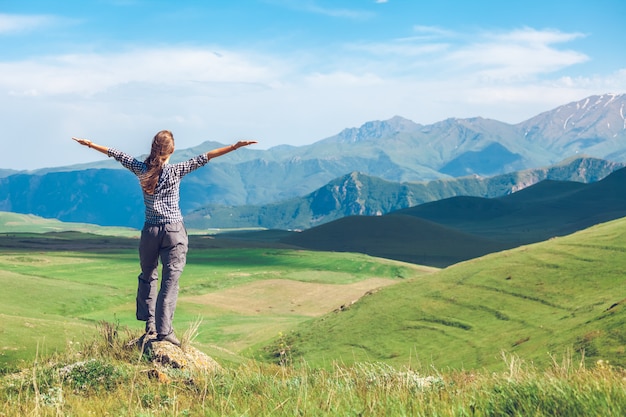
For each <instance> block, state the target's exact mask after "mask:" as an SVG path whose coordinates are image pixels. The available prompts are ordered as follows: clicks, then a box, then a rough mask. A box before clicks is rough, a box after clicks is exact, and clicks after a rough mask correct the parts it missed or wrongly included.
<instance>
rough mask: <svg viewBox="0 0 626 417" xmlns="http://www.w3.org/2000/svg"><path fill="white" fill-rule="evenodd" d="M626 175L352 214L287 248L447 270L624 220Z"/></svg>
mask: <svg viewBox="0 0 626 417" xmlns="http://www.w3.org/2000/svg"><path fill="white" fill-rule="evenodd" d="M624 183H626V169H624V168H622V169H619V170H617V171H615V172H613V173H612V174H610V175H609V176H607V177H606V178H604V179H602V180H600V181H598V182H594V183H590V184H583V183H579V182H571V181H551V180H544V181H542V182H539V183H537V184H535V185H532V186H530V187H527V188H525V189H523V190H520V191H518V192H516V193H513V194H509V195H506V196H504V197H498V198H481V197H471V196H459V197H451V198H446V199H442V200H438V201H434V202H431V203H424V204H420V205H417V206H414V207H410V208H407V209H403V210H397V211H394V212H392V213H389V214H387V215H384V216H375V217H374V216H351V217H345V218H343V219H339V220H335V221H333V222H330V223H326V224H323V225H321V226H317V227H314V228H311V229H308V230H305V231H303V232H301V233H292V234H290V235H289V236H287V237H284V238H283V239H281V241H282V242H284V243H288V244H290V245H295V246H298V247H302V248H307V249H315V250H333V251H346V252H362V253H367V254H369V255H372V256H380V257H384V258H390V259H397V260H402V261H405V262H413V263H417V264H422V265H432V266H436V267H445V266H448V265H453V264H455V263H457V262H460V261H463V260H467V259H472V258H475V257H478V256H482V255H485V254H487V253H492V252H497V251H500V250H504V249H509V248H512V247H515V246H519V245H522V244H528V243H534V242H539V241H543V240H546V239H550V238H552V237H554V236H564V235H567V234H570V233H574V232H576V231H578V230H582V229H584V228H586V227H590V226H592V225H594V224H598V223H602V222H606V221H610V220H614V219H617V218H621V217H623V216H626V194H624V193H623V192H622V189H623V185H624Z"/></svg>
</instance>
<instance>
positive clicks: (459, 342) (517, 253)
mask: <svg viewBox="0 0 626 417" xmlns="http://www.w3.org/2000/svg"><path fill="white" fill-rule="evenodd" d="M625 252H626V219H621V220H616V221H613V222H609V223H604V224H601V225H598V226H595V227H592V228H589V229H586V230H584V231H581V232H578V233H576V234H573V235H570V236H567V237H563V238H557V239H552V240H549V241H546V242H542V243H538V244H534V245H529V246H523V247H520V248H517V249H513V250H509V251H505V252H500V253H494V254H491V255H488V256H485V257H482V258H478V259H473V260H470V261H467V262H463V263H459V264H457V265H454V266H451V267H448V268H446V269H444V270H441V271H439V272H437V273H435V274H431V275H422V276H418V277H415V278H412V279H409V280H405V281H403V282H400V283H397V284H395V285H392V286H388V287H385V288H382V289H381V290H380V291H378V292H377V293H376V294H374V295H372V296H368V297H364V298H362V299H361V300H360V301H359V302H358V303H356V304H354V305H353V306H350V308H348V309H345V310H343V311H339V312H336V313H331V314H328V315H325V316H323V317H321V318H318V319H315V320H313V321H309V322H306V323H303V324H301V325H299V326H298V327H297V328H296V329H295V330H293V331H292V332H289V333H287V336H286V337H288V339H289V341H290V344H291V347H292V349H293V351H294V352H296V356H297V357H301V358H303V359H305V360H306V361H307V363H309V364H310V365H311V366H314V367H319V366H321V367H324V366H330V365H331V364H332V362H333V361H335V360H341V361H343V362H345V363H352V362H369V361H383V362H385V363H389V364H393V365H396V366H402V365H403V364H410V363H415V362H416V361H419V362H422V363H426V364H432V365H434V366H435V367H437V368H454V369H463V368H465V369H476V368H482V367H485V368H489V369H493V370H499V367H501V366H502V363H501V361H500V353H501V352H502V351H504V352H508V353H510V354H515V355H519V356H520V357H523V358H524V359H526V360H529V361H533V362H534V363H536V364H537V365H539V366H544V365H547V363H548V362H549V361H550V356H549V355H550V354H556V355H558V354H562V353H563V352H564V351H565V350H567V349H573V350H575V351H577V352H584V355H585V357H586V360H587V361H589V363H593V362H595V361H597V360H610V361H611V362H612V363H614V364H615V365H619V366H626V352H625V350H624V349H625V346H626V329H625V328H624V326H623V324H624V322H626V292H625V291H626V286H625V285H624V284H625V280H624V275H623V271H624V270H626V257H624V253H625ZM268 349H269V352H272V351H273V350H274V349H273V348H272V345H269V346H261V347H259V348H258V349H257V350H256V351H255V354H256V355H258V356H257V357H259V358H264V359H266V360H269V359H271V354H270V355H269V356H268V355H267V352H268Z"/></svg>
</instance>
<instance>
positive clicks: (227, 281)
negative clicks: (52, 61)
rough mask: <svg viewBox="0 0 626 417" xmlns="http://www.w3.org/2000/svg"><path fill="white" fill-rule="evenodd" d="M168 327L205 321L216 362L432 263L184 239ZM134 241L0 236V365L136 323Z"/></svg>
mask: <svg viewBox="0 0 626 417" xmlns="http://www.w3.org/2000/svg"><path fill="white" fill-rule="evenodd" d="M190 241H191V242H190V247H191V249H190V253H189V255H188V263H187V267H186V268H185V272H184V275H183V278H182V280H181V283H180V287H181V288H180V295H179V302H178V308H177V311H176V317H175V320H174V325H175V328H176V329H177V331H179V332H180V331H182V330H183V329H185V328H187V327H188V326H189V324H190V323H192V322H194V321H196V320H197V319H198V317H202V318H203V323H202V326H201V328H200V334H199V336H198V338H197V339H196V343H197V346H198V347H199V348H201V349H203V350H204V351H206V352H208V353H210V354H211V355H212V356H214V357H216V358H218V359H220V360H222V361H235V362H238V361H241V360H243V359H242V356H241V355H240V352H241V351H242V350H243V349H246V348H249V347H250V346H251V345H253V344H255V343H259V342H260V341H262V340H269V339H271V338H272V337H273V336H275V335H276V334H278V333H279V332H281V331H287V330H289V329H291V328H292V327H293V326H295V325H296V324H298V323H300V322H302V321H306V320H309V319H310V318H312V317H317V316H320V315H323V314H325V313H327V312H329V311H332V310H333V309H336V308H339V307H340V306H341V305H345V304H347V303H350V302H351V301H353V300H355V299H358V298H360V297H361V296H362V295H363V294H365V293H367V292H368V291H371V290H374V289H376V288H379V287H382V286H386V285H391V284H393V283H396V282H398V281H401V280H402V279H406V278H410V277H414V276H416V275H421V274H425V273H431V272H432V271H433V268H427V267H419V266H416V265H411V264H405V263H400V262H394V261H389V260H384V259H378V258H372V257H369V256H366V255H361V254H348V253H341V254H333V253H327V254H319V253H316V252H308V251H301V250H294V249H288V248H286V247H285V245H275V244H273V243H272V242H258V241H257V242H251V241H249V240H246V239H220V238H219V237H215V236H191V239H190ZM137 245H138V242H137V239H136V238H132V237H131V238H126V237H115V236H103V235H95V234H85V233H78V232H58V233H42V234H35V233H8V234H2V235H0V286H1V287H2V288H3V290H2V291H1V292H0V303H1V304H2V306H3V308H2V311H1V312H0V340H1V342H0V370H2V369H13V368H14V367H16V366H18V364H19V363H20V361H21V360H24V361H27V362H28V361H32V360H34V358H35V355H36V354H37V352H38V353H39V354H40V355H49V354H51V353H53V352H55V351H58V350H64V349H65V348H67V347H68V343H70V344H71V343H82V342H83V341H84V340H85V339H87V338H89V337H91V336H92V335H93V334H94V332H95V331H96V326H95V324H96V323H98V322H99V321H102V320H106V321H109V322H114V323H118V324H119V325H120V326H122V327H127V328H129V329H131V330H133V329H134V330H135V331H140V330H141V328H142V327H141V323H140V322H137V321H136V320H135V319H134V311H135V306H134V304H135V292H136V283H137V278H136V277H137V274H138V272H139V265H138V256H137Z"/></svg>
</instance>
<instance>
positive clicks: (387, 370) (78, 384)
mask: <svg viewBox="0 0 626 417" xmlns="http://www.w3.org/2000/svg"><path fill="white" fill-rule="evenodd" d="M16 239H17V240H19V242H20V245H21V246H20V245H17V246H18V247H16V246H15V245H13V246H11V242H13V243H15V242H16V241H17V240H16ZM20 239H21V240H20ZM118 239H119V240H111V238H110V237H103V236H96V235H85V234H74V233H69V234H68V233H64V234H45V235H35V234H32V235H27V236H26V235H21V236H20V237H19V238H16V237H15V236H14V235H12V236H5V237H1V236H0V247H2V248H3V249H2V250H0V285H2V287H3V291H2V292H1V293H0V302H1V303H2V304H3V308H4V310H3V311H4V312H3V313H2V317H1V320H0V334H1V338H0V340H2V342H1V346H0V369H1V372H0V375H1V376H0V415H2V416H5V415H6V416H14V415H15V416H17V415H20V416H21V415H42V416H45V415H107V414H109V415H120V414H121V415H129V416H148V415H150V416H159V415H163V416H170V415H206V416H213V415H215V416H217V415H238V416H239V415H267V416H270V415H272V416H281V415H285V416H287V415H288V416H293V415H355V416H356V415H362V416H363V415H365V416H378V415H381V416H382V415H412V416H433V415H437V416H493V415H511V416H526V415H533V416H543V415H546V416H548V415H564V416H587V415H607V416H611V415H615V416H617V415H624V414H625V413H626V373H625V371H624V365H625V364H624V354H625V352H624V346H626V335H625V334H624V328H623V323H624V321H625V316H624V314H626V309H625V306H626V295H624V294H623V289H624V279H623V277H622V271H623V270H624V269H625V268H626V265H625V263H626V259H625V258H624V256H623V254H624V252H626V219H623V220H618V221H614V222H610V223H605V224H602V225H598V226H596V227H593V228H590V229H587V230H584V231H582V232H579V233H577V234H575V235H571V236H568V237H564V238H558V239H552V240H550V241H547V242H543V243H540V244H536V245H530V246H525V247H520V248H518V249H514V250H511V251H506V252H501V253H497V254H492V255H489V256H486V257H483V258H480V259H474V260H471V261H467V262H463V263H460V264H458V265H455V266H452V267H449V268H446V269H444V270H440V271H437V270H436V269H433V268H423V267H418V266H415V265H410V264H405V263H401V262H394V261H387V260H383V259H378V258H372V257H368V256H365V255H359V254H351V253H323V252H309V251H298V250H293V249H288V248H278V247H274V248H268V247H256V248H249V247H244V246H240V247H237V246H236V244H235V243H233V242H230V243H229V244H228V245H229V246H227V247H220V243H219V242H217V241H213V240H211V239H204V240H196V241H195V242H196V243H197V246H192V250H191V252H190V254H189V261H188V267H187V268H186V271H185V273H184V275H183V281H181V292H180V298H179V304H178V308H177V312H176V317H175V322H174V324H175V327H176V328H177V330H179V331H178V334H179V336H180V338H181V340H184V342H185V344H187V345H189V344H191V345H193V346H195V347H198V348H199V349H200V350H202V351H204V352H205V353H207V354H209V355H210V356H212V357H213V358H215V359H216V360H218V361H219V362H220V364H221V365H222V366H223V368H224V370H223V372H221V373H218V374H207V373H204V374H203V373H192V372H191V371H189V370H185V369H169V370H167V371H166V373H167V379H168V380H169V381H170V382H169V383H166V382H158V380H155V379H152V378H151V377H150V375H152V374H153V372H152V371H153V365H152V364H150V363H149V362H147V361H146V358H145V357H144V356H143V355H141V354H139V353H138V351H136V350H134V349H129V348H127V344H128V341H129V340H131V339H132V338H134V337H136V336H138V334H139V333H140V332H141V328H142V326H141V323H138V322H136V321H135V320H134V319H133V317H132V316H133V314H132V312H133V311H134V293H135V286H136V278H135V277H136V274H137V272H138V271H137V254H136V243H137V242H136V240H132V239H127V238H118ZM216 240H217V239H216ZM60 246H61V247H63V248H64V250H59V247H60ZM80 248H85V249H84V250H80ZM357 300H358V301H357ZM353 301H356V302H353ZM8 312H10V314H8ZM200 317H201V319H200ZM111 320H113V321H114V323H115V324H110V322H111ZM106 323H109V324H106ZM185 328H187V331H184V329H185ZM556 358H559V359H556Z"/></svg>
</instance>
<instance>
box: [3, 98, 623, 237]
mask: <svg viewBox="0 0 626 417" xmlns="http://www.w3.org/2000/svg"><path fill="white" fill-rule="evenodd" d="M625 105H626V95H624V94H620V95H615V94H605V95H601V96H592V97H589V98H586V99H584V100H581V101H579V102H576V103H570V104H566V105H564V106H561V107H558V108H557V109H554V110H552V111H549V112H545V113H542V114H540V115H538V116H536V117H534V118H532V119H529V120H527V121H525V122H522V123H519V124H517V125H511V124H507V123H502V122H498V121H495V120H489V119H484V118H480V117H476V118H470V119H447V120H444V121H441V122H438V123H435V124H432V125H421V124H417V123H414V122H412V121H410V120H407V119H404V118H402V117H399V116H396V117H393V118H391V119H389V120H386V121H371V122H367V123H365V124H363V125H362V126H361V127H359V128H349V129H345V130H343V131H341V132H339V133H338V134H337V135H335V136H332V137H329V138H326V139H323V140H320V141H318V142H316V143H313V144H311V145H307V146H298V147H296V146H278V147H275V148H271V149H268V150H255V149H253V148H249V149H242V150H239V151H237V152H235V153H233V154H229V155H227V156H224V157H221V158H217V159H216V160H214V161H211V163H210V164H208V166H206V167H204V168H202V169H200V170H198V171H196V172H194V173H192V174H190V175H189V176H188V177H187V178H185V180H184V181H183V184H182V186H181V198H182V201H181V208H182V210H183V213H184V214H187V213H189V212H190V211H192V210H197V209H201V208H203V207H207V206H215V205H222V206H242V205H267V204H270V203H275V202H278V201H283V200H288V199H290V198H294V197H300V196H304V195H307V194H310V193H312V192H314V191H315V190H317V189H319V188H320V187H323V186H324V185H326V184H328V183H329V182H331V181H333V180H335V179H336V178H342V177H344V176H345V175H348V174H350V173H352V172H361V173H363V174H365V175H368V176H371V177H378V178H380V179H382V180H386V181H391V182H416V181H420V182H423V181H430V180H442V179H446V178H453V177H456V176H459V175H462V176H467V175H479V176H483V177H485V176H494V175H500V174H505V173H511V172H515V171H520V170H526V169H531V168H537V167H543V166H549V165H553V164H556V163H558V162H559V161H562V160H564V159H566V158H569V157H572V156H577V155H578V156H580V155H583V154H584V155H587V156H590V157H595V158H600V159H607V160H611V161H613V162H624V161H626V140H625V139H626V129H625V126H624V110H623V109H624V106H625ZM218 146H222V145H221V144H218V143H216V142H204V143H202V144H200V145H199V146H197V147H194V148H191V149H184V150H179V151H177V152H176V153H175V154H174V155H173V158H172V161H173V162H175V161H179V160H182V159H185V158H188V157H189V156H192V155H196V154H198V153H201V152H206V151H208V150H210V149H213V148H215V147H218ZM10 174H11V173H10V172H6V171H3V173H2V175H6V176H4V177H2V176H0V210H2V211H14V212H19V213H27V214H35V215H41V216H44V217H54V218H58V219H60V220H65V221H78V222H95V223H97V224H101V225H121V226H132V227H138V226H140V225H141V218H142V214H141V210H142V209H141V207H140V205H141V202H140V200H139V201H138V200H137V195H138V193H139V191H138V185H137V180H136V178H135V177H134V176H133V175H132V174H131V173H129V172H127V171H126V170H124V169H123V168H121V166H120V165H119V164H117V163H116V162H115V161H112V160H103V161H101V162H98V163H94V164H81V165H76V166H71V167H56V168H47V169H42V170H37V171H34V172H18V173H13V174H12V175H10ZM51 187H52V188H51ZM138 210H139V212H138Z"/></svg>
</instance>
